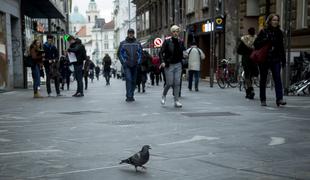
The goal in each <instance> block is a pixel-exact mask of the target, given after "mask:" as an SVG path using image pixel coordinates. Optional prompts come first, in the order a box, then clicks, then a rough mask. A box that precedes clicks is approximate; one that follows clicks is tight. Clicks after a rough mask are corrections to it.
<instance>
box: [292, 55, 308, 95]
mask: <svg viewBox="0 0 310 180" xmlns="http://www.w3.org/2000/svg"><path fill="white" fill-rule="evenodd" d="M302 63H303V66H302V67H301V68H300V69H298V70H299V71H301V73H300V74H298V76H300V77H301V78H300V79H301V80H299V81H298V82H295V83H293V84H292V85H290V87H289V88H288V93H289V94H291V95H298V96H299V95H310V61H309V60H306V61H303V62H302ZM295 75H297V74H295ZM292 78H293V79H295V80H296V79H297V78H296V76H293V77H292ZM293 79H291V80H293Z"/></svg>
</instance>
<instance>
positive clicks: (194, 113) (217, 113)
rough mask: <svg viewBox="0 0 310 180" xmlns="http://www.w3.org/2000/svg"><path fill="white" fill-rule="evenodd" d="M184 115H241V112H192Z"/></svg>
mask: <svg viewBox="0 0 310 180" xmlns="http://www.w3.org/2000/svg"><path fill="white" fill-rule="evenodd" d="M182 115H184V116H188V117H203V116H240V114H236V113H231V112H193V113H192V112H190V113H182Z"/></svg>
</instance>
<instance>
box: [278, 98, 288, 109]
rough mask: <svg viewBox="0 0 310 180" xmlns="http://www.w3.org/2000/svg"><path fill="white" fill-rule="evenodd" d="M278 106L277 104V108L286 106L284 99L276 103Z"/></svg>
mask: <svg viewBox="0 0 310 180" xmlns="http://www.w3.org/2000/svg"><path fill="white" fill-rule="evenodd" d="M276 104H277V106H278V107H279V106H280V105H281V106H284V105H286V102H285V101H283V99H280V100H277V101H276Z"/></svg>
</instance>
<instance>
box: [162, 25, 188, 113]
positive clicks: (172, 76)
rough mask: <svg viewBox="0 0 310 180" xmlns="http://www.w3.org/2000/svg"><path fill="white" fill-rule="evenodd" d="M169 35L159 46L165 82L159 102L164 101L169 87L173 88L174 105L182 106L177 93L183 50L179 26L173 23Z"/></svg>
mask: <svg viewBox="0 0 310 180" xmlns="http://www.w3.org/2000/svg"><path fill="white" fill-rule="evenodd" d="M170 31H171V36H170V37H167V38H166V39H165V41H164V43H163V45H162V47H161V50H160V57H161V61H162V62H161V65H160V68H163V69H164V71H165V79H166V84H165V87H164V90H163V94H162V98H161V104H162V105H164V104H165V103H166V95H167V93H168V91H169V89H170V88H172V89H173V94H174V106H175V107H177V108H181V107H182V103H181V102H180V98H179V94H180V90H181V74H182V59H183V51H185V47H184V43H183V41H182V40H181V39H180V38H179V33H180V27H179V26H177V25H173V26H171V28H170Z"/></svg>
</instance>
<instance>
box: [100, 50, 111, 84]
mask: <svg viewBox="0 0 310 180" xmlns="http://www.w3.org/2000/svg"><path fill="white" fill-rule="evenodd" d="M111 64H112V60H111V57H110V56H109V54H105V56H104V58H103V60H102V66H103V74H104V78H105V81H106V85H107V86H108V85H110V78H111Z"/></svg>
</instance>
